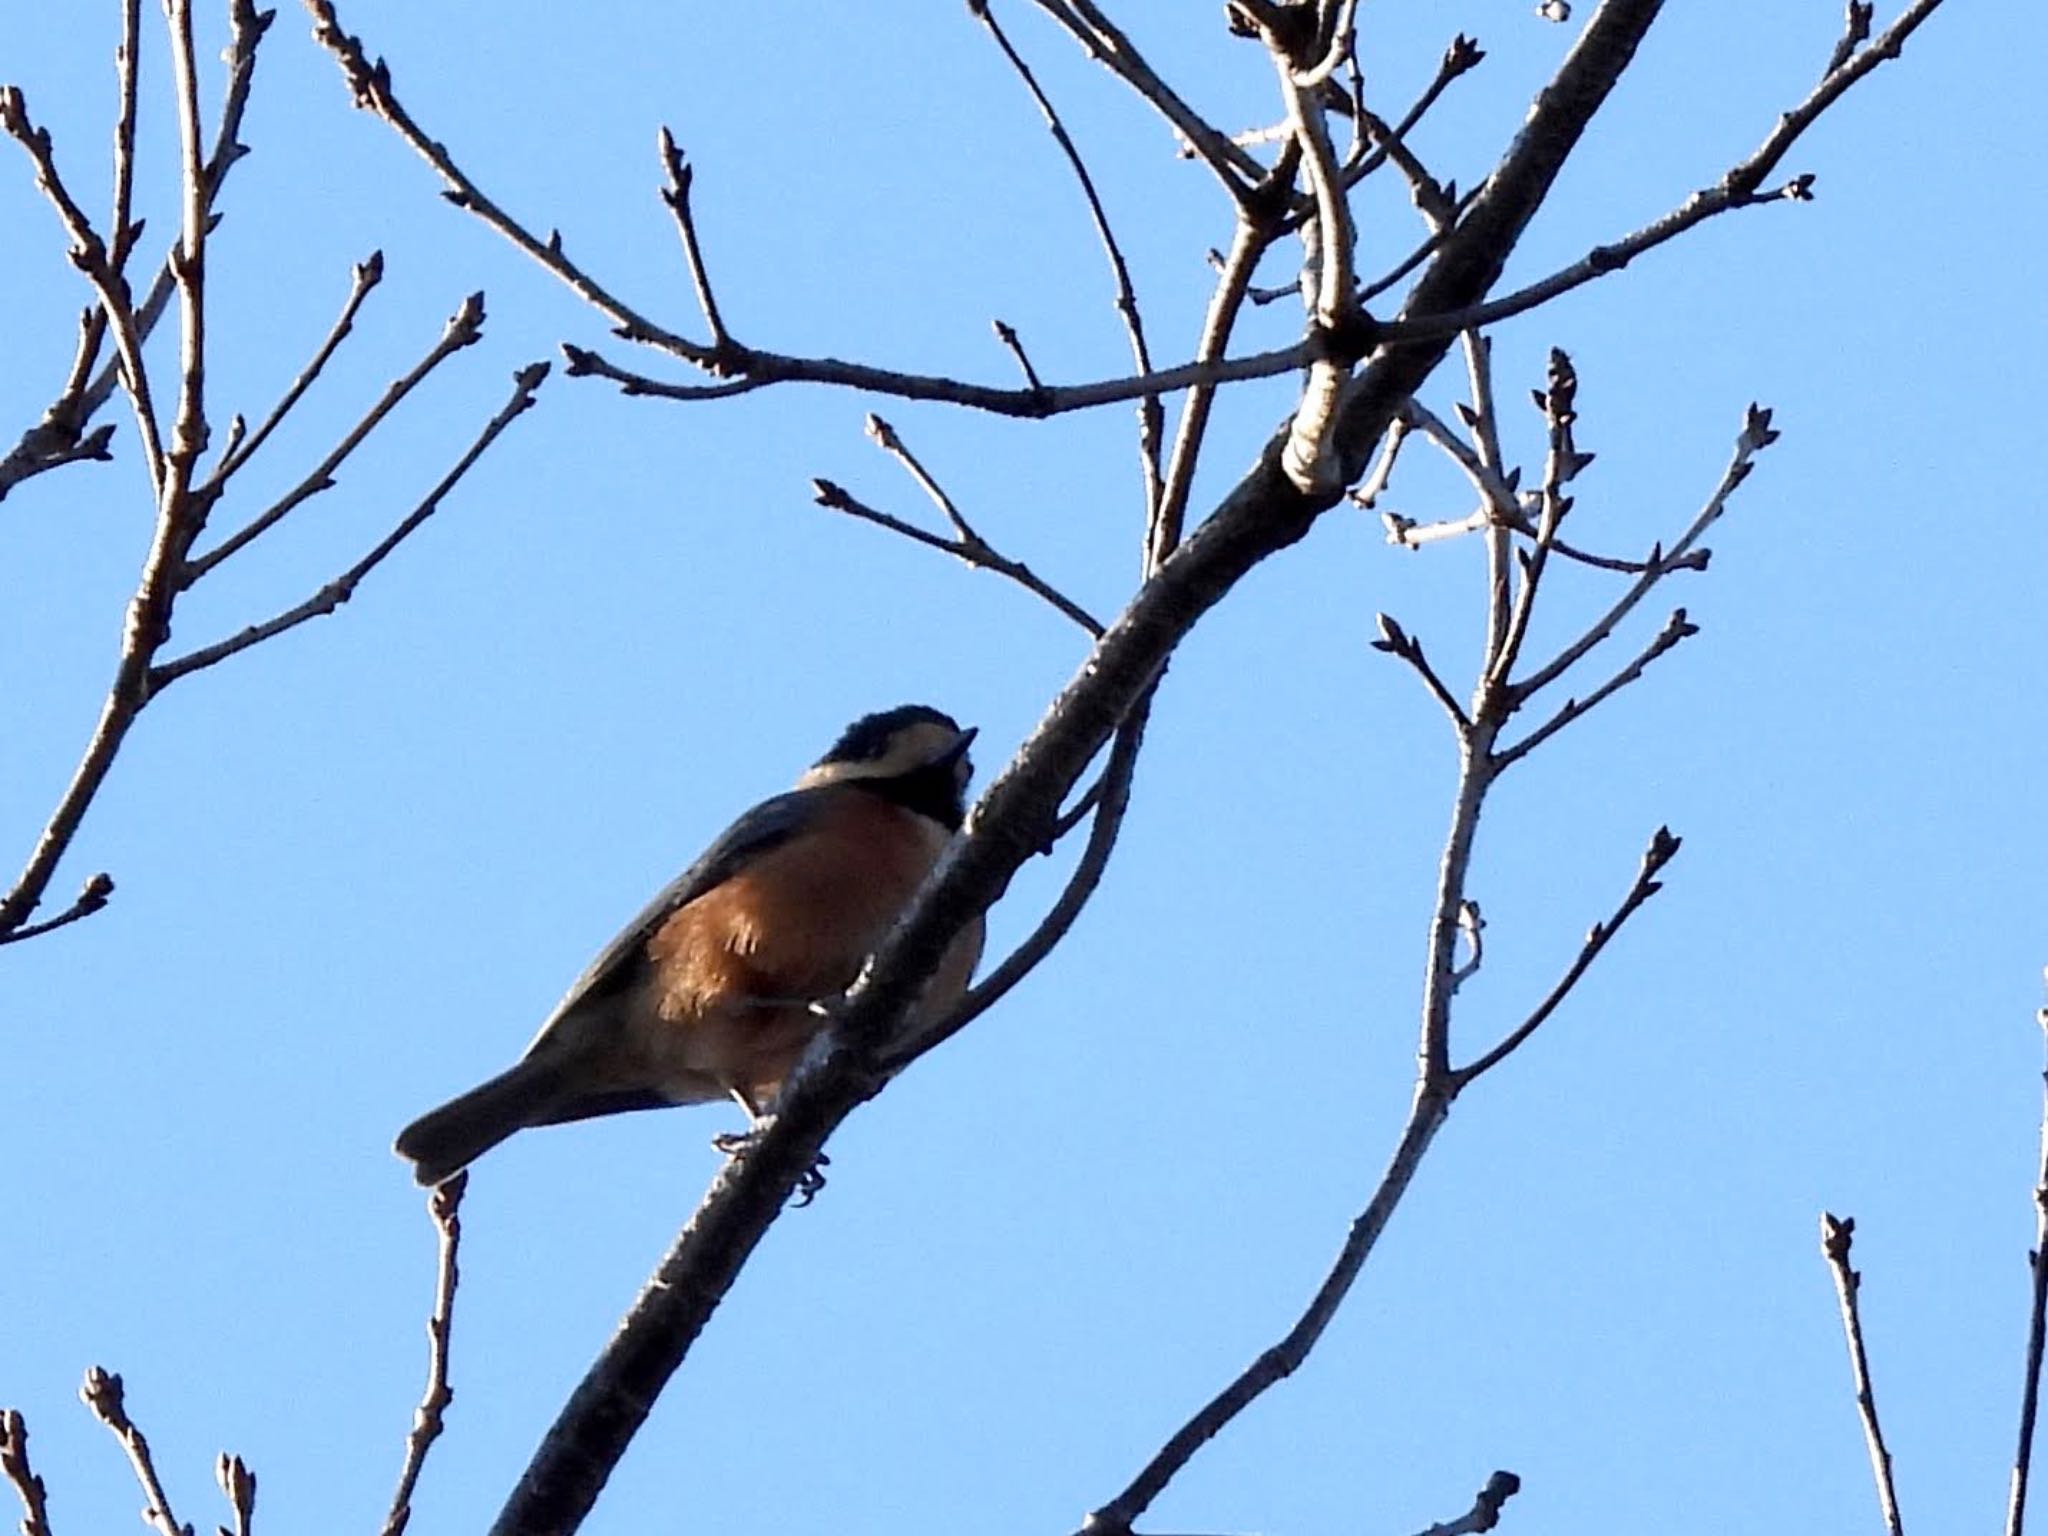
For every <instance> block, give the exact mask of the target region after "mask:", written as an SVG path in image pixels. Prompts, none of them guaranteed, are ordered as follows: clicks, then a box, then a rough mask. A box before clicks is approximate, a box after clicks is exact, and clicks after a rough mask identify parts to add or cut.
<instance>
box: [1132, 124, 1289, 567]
mask: <svg viewBox="0 0 2048 1536" xmlns="http://www.w3.org/2000/svg"><path fill="white" fill-rule="evenodd" d="M1300 159H1301V146H1300V145H1298V144H1296V143H1294V142H1293V141H1291V140H1290V141H1289V142H1288V144H1287V146H1286V148H1284V149H1283V150H1281V152H1280V158H1279V160H1278V161H1277V162H1276V163H1275V165H1274V167H1273V180H1274V183H1275V184H1276V185H1283V186H1284V185H1286V184H1288V183H1289V182H1291V181H1292V179H1293V176H1294V168H1295V166H1296V165H1298V164H1299V163H1300ZM1274 238H1275V236H1274V235H1273V233H1272V226H1271V221H1270V220H1261V219H1258V218H1256V217H1254V216H1253V215H1252V214H1251V213H1250V212H1248V211H1245V210H1240V211H1239V213H1238V217H1237V223H1236V226H1235V228H1234V230H1233V232H1232V234H1231V240H1230V254H1229V255H1228V256H1226V257H1225V258H1224V259H1223V262H1222V268H1221V271H1220V272H1219V273H1218V275H1217V279H1216V288H1215V291H1214V292H1213V293H1211V294H1210V295H1209V307H1208V309H1207V310H1206V311H1205V312H1204V314H1203V316H1202V334H1201V337H1200V339H1199V340H1198V341H1197V342H1196V344H1195V360H1196V362H1197V363H1198V364H1203V363H1210V362H1214V361H1215V360H1217V359H1220V358H1221V357H1222V356H1223V354H1224V352H1225V351H1226V350H1228V348H1229V346H1230V337H1231V334H1232V332H1233V331H1235V330H1236V328H1237V320H1238V316H1239V315H1240V314H1242V313H1243V310H1244V300H1245V295H1246V294H1247V292H1248V291H1249V290H1250V287H1251V280H1252V275H1253V273H1255V272H1256V271H1257V270H1258V266H1259V262H1260V260H1261V259H1262V258H1263V257H1264V256H1265V254H1266V252H1267V251H1268V250H1269V249H1270V248H1271V246H1272V243H1273V240H1274ZM1215 403H1216V386H1215V385H1214V384H1211V383H1204V384H1197V385H1195V386H1194V387H1193V388H1192V389H1190V390H1189V391H1188V397H1187V399H1186V400H1185V401H1184V402H1183V403H1182V405H1181V412H1180V425H1179V426H1177V427H1176V428H1175V429H1174V434H1173V451H1172V453H1171V454H1170V455H1168V457H1167V461H1166V484H1165V490H1164V494H1163V495H1162V496H1161V497H1160V501H1159V511H1158V516H1157V517H1156V518H1154V519H1153V520H1152V523H1151V525H1150V526H1149V527H1147V528H1146V530H1145V562H1144V572H1145V574H1146V575H1148V576H1149V575H1150V574H1151V573H1152V572H1153V571H1156V570H1157V569H1158V568H1159V563H1160V562H1161V561H1162V560H1164V559H1165V558H1166V557H1167V556H1168V555H1170V554H1172V553H1173V551H1174V549H1175V548H1176V547H1177V546H1178V545H1179V544H1180V540H1181V534H1182V531H1183V529H1184V527H1185V525H1186V522H1187V510H1188V497H1189V496H1190V495H1191V494H1192V492H1193V490H1194V484H1195V469H1196V466H1197V465H1198V463H1199V462H1200V460H1201V455H1202V445H1203V443H1204V442H1205V441H1206V440H1207V438H1208V432H1209V416H1210V413H1211V411H1212V410H1213V409H1214V407H1215Z"/></svg>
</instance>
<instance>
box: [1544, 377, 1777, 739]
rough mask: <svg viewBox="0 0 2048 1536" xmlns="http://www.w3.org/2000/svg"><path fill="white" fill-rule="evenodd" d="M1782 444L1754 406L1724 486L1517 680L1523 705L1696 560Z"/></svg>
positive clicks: (1767, 418)
mask: <svg viewBox="0 0 2048 1536" xmlns="http://www.w3.org/2000/svg"><path fill="white" fill-rule="evenodd" d="M1777 440H1778V432H1777V430H1776V429H1775V428H1773V427H1772V426H1771V413H1770V411H1769V410H1767V409H1765V408H1764V407H1762V406H1758V405H1754V404H1752V405H1751V406H1750V407H1749V409H1748V410H1747V411H1746V412H1744V414H1743V421H1742V430H1741V432H1739V433H1737V434H1736V438H1735V449H1734V452H1733V453H1732V454H1731V456H1730V457H1729V460H1728V467H1727V469H1725V470H1724V471H1722V474H1721V482H1720V484H1718V485H1717V486H1715V487H1714V493H1713V494H1712V495H1711V496H1709V497H1708V498H1707V502H1706V505H1705V506H1703V507H1701V508H1700V510H1699V514H1698V515H1697V516H1696V517H1694V518H1693V520H1692V522H1691V524H1690V525H1689V526H1688V527H1687V528H1686V530H1685V532H1684V533H1682V534H1681V535H1679V538H1678V542H1677V543H1675V544H1673V545H1672V546H1671V548H1670V550H1669V551H1668V552H1666V551H1664V550H1662V549H1661V548H1660V549H1657V550H1653V551H1651V555H1650V559H1649V560H1648V562H1647V563H1646V569H1645V570H1644V571H1643V573H1642V574H1641V575H1640V576H1638V577H1637V578H1636V579H1635V580H1634V581H1633V582H1631V583H1630V584H1629V588H1628V590H1627V591H1626V592H1624V593H1622V595H1621V596H1620V597H1619V598H1618V599H1616V601H1615V603H1614V606H1613V607H1611V608H1609V609H1608V610H1607V612H1606V613H1604V614H1602V615H1601V616H1600V617H1599V618H1598V619H1596V620H1595V621H1594V622H1593V624H1592V626H1591V627H1590V628H1588V629H1587V630H1586V632H1585V633H1584V634H1582V635H1580V636H1579V638H1578V639H1576V640H1574V641H1573V642H1572V643H1571V644H1570V645H1568V646H1566V647H1565V648H1564V649H1563V650H1562V651H1560V652H1559V653H1558V654H1557V656H1556V657H1555V658H1554V659H1552V660H1551V661H1550V662H1549V663H1547V664H1546V665H1544V666H1541V667H1538V668H1537V669H1536V671H1535V672H1533V673H1531V674H1530V675H1529V676H1527V677H1525V678H1522V679H1520V680H1519V681H1516V682H1514V683H1513V684H1512V685H1511V686H1512V689H1513V693H1514V696H1515V699H1516V701H1517V702H1518V703H1520V702H1523V701H1526V700H1528V699H1530V698H1532V697H1533V696H1534V695H1536V694H1537V693H1539V692H1541V691H1542V690H1543V689H1545V688H1547V687H1549V686H1550V685H1551V684H1552V683H1554V682H1556V681H1557V680H1558V679H1559V678H1560V677H1562V676H1564V674H1565V673H1566V672H1567V671H1569V670H1570V669H1571V668H1572V667H1573V666H1575V665H1576V664H1577V663H1578V661H1579V659H1580V658H1581V657H1583V656H1585V655H1586V653H1587V652H1589V651H1591V650H1592V649H1593V647H1594V646H1596V645H1598V644H1599V643H1600V642H1601V641H1603V640H1605V639H1606V638H1607V637H1608V636H1609V635H1611V634H1613V633H1614V630H1615V627H1616V626H1617V625H1618V624H1620V623H1621V621H1622V620H1623V619H1625V618H1627V617H1628V616H1629V614H1631V613H1632V612H1634V611H1635V607H1636V604H1638V603H1640V602H1641V601H1642V600H1643V599H1644V598H1645V597H1647V596H1649V595H1650V592H1651V590H1652V589H1653V588H1655V587H1656V585H1657V583H1658V582H1660V581H1662V580H1663V579H1664V578H1665V577H1666V576H1668V575H1670V574H1671V572H1673V571H1675V570H1679V569H1682V568H1686V563H1687V562H1688V561H1693V563H1694V567H1695V568H1696V565H1697V562H1696V561H1694V557H1693V554H1692V551H1693V547H1694V546H1695V545H1696V544H1698V543H1699V541H1700V539H1701V537H1702V536H1704V535H1705V533H1706V531H1707V530H1708V529H1709V528H1711V527H1712V526H1713V525H1714V524H1715V522H1717V521H1718V520H1719V519H1720V517H1721V514H1722V513H1723V512H1725V511H1726V510H1727V509H1728V498H1729V497H1731V496H1732V495H1734V494H1735V491H1736V488H1737V487H1738V486H1740V485H1741V484H1742V482H1743V481H1745V480H1747V479H1748V478H1749V472H1750V469H1751V461H1752V460H1753V459H1755V457H1756V455H1757V454H1759V453H1761V452H1762V451H1763V450H1764V449H1766V448H1768V447H1770V445H1771V444H1772V443H1775V442H1776V441H1777Z"/></svg>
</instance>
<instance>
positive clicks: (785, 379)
mask: <svg viewBox="0 0 2048 1536" xmlns="http://www.w3.org/2000/svg"><path fill="white" fill-rule="evenodd" d="M1310 350H1311V349H1310V347H1309V344H1308V343H1306V342H1299V341H1298V342H1295V343H1293V344H1291V345H1289V346H1285V347H1275V348H1273V349H1272V350H1270V351H1266V352H1253V353H1249V354H1247V355H1246V356H1244V357H1232V358H1220V359H1217V360H1216V361H1214V362H1189V363H1181V364H1178V365H1176V366H1175V367H1172V368H1162V369H1160V370H1159V371H1158V372H1157V373H1148V374H1140V375H1138V376H1136V377H1121V378H1113V379H1092V380H1089V381H1088V382H1086V383H1081V384H1038V385H1034V386H1032V387H1030V388H1026V389H1004V388H1001V387H998V386H996V385H990V384H975V383H970V382H968V381H967V380H964V379H953V378H945V377H942V376H940V375H936V374H924V373H901V372H898V371H897V370H895V369H893V368H875V367H870V366H869V365H868V364H866V363H849V362H844V361H842V360H841V359H839V358H836V357H786V356H783V355H782V354H780V353H775V352H763V351H760V350H759V349H757V348H749V349H748V350H747V354H746V373H745V375H744V376H743V377H741V378H730V379H726V380H724V381H723V382H721V383H717V384H676V383H672V382H670V381H669V380H667V379H657V378H655V377H654V376H653V375H651V374H645V373H639V372H636V371H635V370H633V369H631V368H626V367H623V366H621V365H620V364H618V363H615V362H613V361H612V360H611V359H609V358H607V357H606V356H604V354H602V353H600V352H596V351H593V350H592V349H591V348H589V347H582V346H576V345H574V344H573V343H570V342H563V343H562V355H563V356H564V357H566V358H567V359H568V361H569V367H568V373H569V376H570V377H571V378H586V377H588V378H601V379H606V380H609V381H610V382H611V383H614V384H616V385H618V386H619V389H620V391H621V392H622V393H624V394H627V395H635V396H642V397H645V398H648V399H656V400H691V401H695V400H729V399H731V398H732V397H733V396H735V395H747V394H752V393H753V392H754V391H755V390H757V389H768V388H770V387H772V386H774V385H777V384H826V385H833V386H837V387H840V388H844V389H856V390H865V391H867V392H868V393H870V394H876V395H889V396H892V397H894V398H895V399H898V400H935V401H938V402H940V403H941V404H944V405H964V406H967V407H968V408H970V409H972V410H977V411H987V412H988V413H989V414H991V415H994V416H1010V417H1015V418H1018V419H1020V420H1024V421H1045V420H1048V419H1050V418H1051V417H1054V416H1065V415H1068V414H1070V413H1071V412H1074V411H1087V410H1094V409H1096V408H1098V407H1100V406H1105V405H1122V404H1124V403H1125V402H1126V401H1130V400H1142V399H1144V398H1145V396H1147V395H1171V394H1178V393H1179V392H1180V391H1182V390H1185V389H1194V388H1196V387H1197V386H1200V385H1213V384H1235V383H1238V382H1240V381H1242V380H1246V379H1270V378H1277V377H1278V376H1279V375H1281V374H1286V373H1293V372H1295V371H1296V370H1297V369H1299V368H1300V367H1301V366H1302V365H1303V364H1304V363H1306V362H1307V361H1308V360H1309V354H1310Z"/></svg>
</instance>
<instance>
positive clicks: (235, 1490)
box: [213, 1451, 256, 1536]
mask: <svg viewBox="0 0 2048 1536" xmlns="http://www.w3.org/2000/svg"><path fill="white" fill-rule="evenodd" d="M213 1480H214V1481H215V1482H216V1483H218V1484H219V1485H220V1491H221V1494H222V1495H223V1496H224V1497H225V1498H226V1499H227V1501H228V1508H229V1509H230V1510H231V1511H232V1512H233V1513H234V1517H235V1529H234V1533H233V1536H250V1527H251V1526H253V1525H254V1524H255V1521H256V1474H255V1473H254V1472H251V1471H250V1470H249V1467H248V1463H246V1462H244V1461H243V1460H242V1458H241V1457H239V1456H230V1455H229V1454H228V1453H227V1452H226V1451H222V1452H221V1453H220V1457H219V1459H218V1460H217V1461H215V1462H214V1464H213ZM223 1536H226V1533H225V1532H224V1533H223Z"/></svg>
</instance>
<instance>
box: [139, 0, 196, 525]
mask: <svg viewBox="0 0 2048 1536" xmlns="http://www.w3.org/2000/svg"><path fill="white" fill-rule="evenodd" d="M164 14H165V15H166V17H167V18H168V19H169V22H170V33H171V81H172V85H173V87H174V89H173V90H172V93H171V94H172V96H173V97H174V98H175V99H176V101H177V104H178V147H179V149H180V151H181V156H180V170H181V174H180V176H179V190H180V192H181V194H182V196H181V197H180V199H179V204H180V208H181V210H182V214H183V226H182V228H181V230H180V232H179V236H178V245H177V249H176V251H175V252H174V254H173V256H172V258H171V275H172V277H173V278H174V279H175V280H176V282H177V284H178V319H179V325H178V340H179V346H178V403H177V408H176V410H175V412H174V413H173V415H172V418H171V437H170V445H169V450H168V453H167V456H166V462H165V466H164V486H163V489H162V490H161V491H160V492H159V494H160V495H161V497H162V498H163V502H164V511H165V513H166V515H170V514H171V513H172V512H173V511H174V510H175V512H176V513H177V515H178V522H179V525H180V526H179V530H178V532H179V538H180V540H181V542H182V546H183V547H182V548H180V549H179V551H178V554H179V556H180V557H182V556H183V554H184V552H185V550H186V549H190V548H191V546H192V540H193V539H194V538H196V537H197V536H198V534H199V532H200V530H201V529H202V528H203V527H204V526H205V524H206V514H207V510H208V505H207V501H206V499H205V498H204V497H194V498H192V499H191V500H190V501H189V502H188V501H187V499H186V494H185V493H186V492H187V491H188V490H189V489H190V488H191V485H192V477H193V475H194V474H195V473H196V472H197V470H198V467H199V455H200V454H201V453H202V452H204V451H205V448H206V439H207V431H208V428H207V421H206V234H207V230H208V229H209V228H210V227H211V225H212V214H211V211H210V210H209V208H208V207H207V201H208V200H207V196H206V163H205V146H204V144H202V143H201V142H200V125H199V61H198V58H197V56H196V52H195V49H194V45H193V41H192V0H165V4H164ZM133 323H134V316H133V315H132V314H131V315H130V316H129V324H130V326H131V327H132V326H133ZM137 346H138V348H139V346H140V338H139V337H138V338H137Z"/></svg>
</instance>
